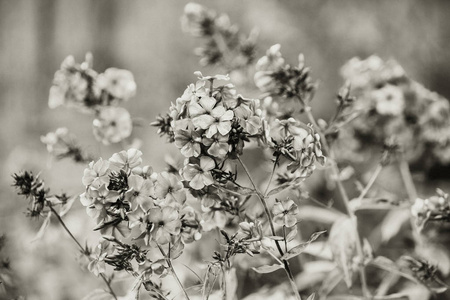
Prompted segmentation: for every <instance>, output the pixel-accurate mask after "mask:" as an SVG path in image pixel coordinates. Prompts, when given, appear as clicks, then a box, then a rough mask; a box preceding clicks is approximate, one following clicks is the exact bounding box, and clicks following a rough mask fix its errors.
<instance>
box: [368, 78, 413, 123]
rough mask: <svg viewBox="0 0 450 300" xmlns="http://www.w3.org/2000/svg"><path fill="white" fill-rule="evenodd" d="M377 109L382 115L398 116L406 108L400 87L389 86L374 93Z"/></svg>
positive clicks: (373, 97)
mask: <svg viewBox="0 0 450 300" xmlns="http://www.w3.org/2000/svg"><path fill="white" fill-rule="evenodd" d="M372 99H373V100H374V101H375V109H376V110H377V112H378V113H379V114H380V115H389V116H398V115H400V114H401V113H402V112H403V110H404V108H405V99H404V97H403V92H402V90H401V89H400V88H399V87H396V86H394V85H391V84H388V85H386V86H384V87H382V88H381V89H378V90H375V91H373V92H372Z"/></svg>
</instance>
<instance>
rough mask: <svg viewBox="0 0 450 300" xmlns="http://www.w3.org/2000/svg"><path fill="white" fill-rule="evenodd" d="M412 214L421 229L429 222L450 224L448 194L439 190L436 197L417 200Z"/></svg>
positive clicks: (412, 208) (449, 200)
mask: <svg viewBox="0 0 450 300" xmlns="http://www.w3.org/2000/svg"><path fill="white" fill-rule="evenodd" d="M411 213H412V215H413V217H414V218H415V220H416V224H417V225H418V226H419V228H422V227H423V226H424V225H425V223H426V222H429V221H444V222H450V199H449V197H448V194H447V193H444V192H443V191H442V190H440V189H437V191H436V195H434V196H431V197H430V198H427V199H421V198H417V199H416V201H415V202H414V204H413V205H412V207H411Z"/></svg>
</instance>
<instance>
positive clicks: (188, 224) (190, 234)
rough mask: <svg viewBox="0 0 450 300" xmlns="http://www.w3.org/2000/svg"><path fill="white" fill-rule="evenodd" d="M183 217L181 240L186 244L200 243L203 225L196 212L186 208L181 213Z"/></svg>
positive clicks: (188, 207)
mask: <svg viewBox="0 0 450 300" xmlns="http://www.w3.org/2000/svg"><path fill="white" fill-rule="evenodd" d="M180 215H181V239H182V240H183V242H184V243H186V244H188V243H192V242H194V241H198V240H199V239H200V238H201V237H202V234H201V229H202V227H201V225H200V220H199V218H198V215H197V213H196V212H195V210H194V209H193V208H192V207H190V206H185V207H184V208H183V210H182V211H181V212H180Z"/></svg>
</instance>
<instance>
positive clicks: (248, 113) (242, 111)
mask: <svg viewBox="0 0 450 300" xmlns="http://www.w3.org/2000/svg"><path fill="white" fill-rule="evenodd" d="M233 111H234V115H235V116H236V117H237V118H238V120H239V124H240V125H241V126H242V128H244V130H245V131H247V132H248V134H250V135H253V134H257V133H258V131H259V129H260V128H261V126H262V121H261V117H260V116H258V115H256V114H255V113H254V112H253V111H252V110H251V109H250V108H249V107H248V106H247V105H239V106H238V107H236V108H235V109H234V110H233Z"/></svg>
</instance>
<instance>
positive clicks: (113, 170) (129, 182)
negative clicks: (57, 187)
mask: <svg viewBox="0 0 450 300" xmlns="http://www.w3.org/2000/svg"><path fill="white" fill-rule="evenodd" d="M141 156H142V152H141V151H139V150H137V149H133V148H131V149H129V150H126V151H125V150H124V151H121V152H119V153H115V154H113V155H112V156H111V158H110V159H108V160H103V159H102V158H100V159H99V160H97V161H96V162H94V161H93V162H91V163H90V164H89V165H88V167H87V168H86V170H85V171H84V176H83V179H82V182H83V184H84V185H85V186H86V191H85V192H84V193H83V194H82V195H81V196H80V201H81V203H82V204H83V206H85V207H86V211H87V213H88V215H89V216H90V217H92V218H93V219H95V221H96V223H97V227H96V230H100V232H101V233H102V234H107V235H113V236H115V237H117V236H118V235H119V234H120V235H122V236H128V235H130V234H131V235H132V238H134V239H138V240H140V239H142V240H143V241H144V242H145V244H146V245H147V246H151V245H152V243H158V244H160V245H165V244H168V243H172V244H173V247H175V246H174V245H175V243H176V241H177V240H182V241H184V242H186V243H187V242H192V241H194V240H198V239H199V238H200V237H201V230H202V227H201V225H200V219H199V217H198V214H197V213H196V212H195V210H194V209H193V208H191V207H190V206H189V205H188V204H187V203H186V192H187V190H186V189H185V188H184V185H183V183H182V180H181V178H180V177H179V176H177V175H175V174H173V173H168V172H162V173H159V174H158V173H153V171H152V168H151V167H149V166H142V165H141V164H142V158H141ZM134 228H139V230H137V231H136V230H134ZM136 234H137V235H136ZM180 247H181V246H180ZM179 250H180V251H181V250H182V249H181V248H180V249H179ZM174 251H175V250H174Z"/></svg>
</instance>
